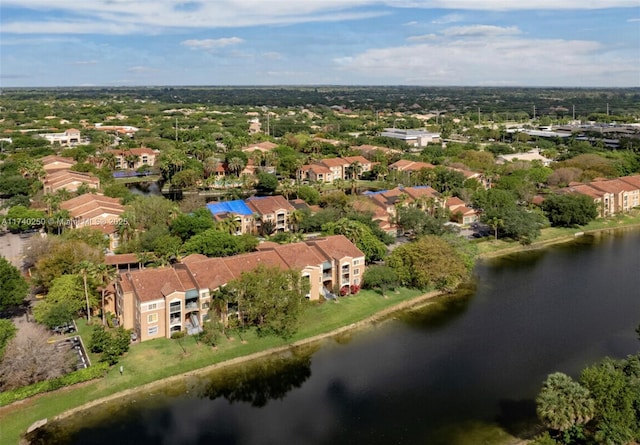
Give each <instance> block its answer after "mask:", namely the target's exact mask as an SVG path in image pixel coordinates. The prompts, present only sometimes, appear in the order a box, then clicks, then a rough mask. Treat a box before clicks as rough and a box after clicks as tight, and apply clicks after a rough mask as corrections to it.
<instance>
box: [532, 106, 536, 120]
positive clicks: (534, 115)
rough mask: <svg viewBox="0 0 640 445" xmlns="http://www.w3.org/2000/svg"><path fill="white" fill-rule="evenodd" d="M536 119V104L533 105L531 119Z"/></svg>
mask: <svg viewBox="0 0 640 445" xmlns="http://www.w3.org/2000/svg"><path fill="white" fill-rule="evenodd" d="M535 119H536V106H535V105H534V106H533V120H535Z"/></svg>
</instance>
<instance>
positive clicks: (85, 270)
mask: <svg viewBox="0 0 640 445" xmlns="http://www.w3.org/2000/svg"><path fill="white" fill-rule="evenodd" d="M94 267H95V265H94V264H93V263H91V262H89V261H86V260H85V261H81V262H80V264H78V273H79V274H80V275H81V276H82V284H83V286H84V298H85V300H86V302H87V324H91V305H90V304H89V287H88V285H87V277H89V276H90V275H91V274H92V271H93V269H94Z"/></svg>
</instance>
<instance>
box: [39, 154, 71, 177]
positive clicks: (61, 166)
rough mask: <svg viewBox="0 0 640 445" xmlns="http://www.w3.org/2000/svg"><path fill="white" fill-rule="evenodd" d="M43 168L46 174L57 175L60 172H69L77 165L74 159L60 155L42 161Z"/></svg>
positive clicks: (47, 157) (50, 156)
mask: <svg viewBox="0 0 640 445" xmlns="http://www.w3.org/2000/svg"><path fill="white" fill-rule="evenodd" d="M40 162H42V168H43V169H44V171H45V172H46V173H55V172H58V171H60V170H69V169H70V168H71V167H73V166H74V165H75V164H76V161H75V160H73V158H65V157H63V156H58V155H49V156H45V157H44V158H41V159H40Z"/></svg>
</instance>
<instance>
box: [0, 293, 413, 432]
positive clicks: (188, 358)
mask: <svg viewBox="0 0 640 445" xmlns="http://www.w3.org/2000/svg"><path fill="white" fill-rule="evenodd" d="M421 293H422V292H420V291H417V290H409V289H400V290H399V291H398V292H397V293H395V292H389V293H388V297H387V298H383V297H381V296H380V295H379V294H377V293H375V292H371V291H362V292H360V293H359V294H358V295H354V296H349V297H343V298H340V299H339V300H338V301H337V302H332V301H327V302H324V303H310V307H309V308H308V309H307V310H306V311H305V312H304V314H303V316H302V318H301V322H300V328H299V330H298V332H297V333H296V334H295V335H294V336H293V338H291V339H289V340H286V341H285V340H283V339H280V338H277V337H258V336H257V335H256V334H255V333H253V332H247V333H246V334H244V335H243V337H242V339H243V340H244V342H242V341H240V339H239V338H238V335H237V334H231V335H232V336H234V337H235V338H233V339H232V340H227V339H226V338H225V337H224V336H221V338H220V340H219V344H218V348H217V349H216V350H214V349H213V348H211V347H209V346H205V345H199V344H197V343H196V342H195V339H194V338H193V337H186V338H184V339H183V340H182V345H183V347H184V348H185V349H186V351H187V352H186V354H185V353H184V352H183V350H182V348H181V346H180V343H178V341H177V340H169V339H157V340H152V341H147V342H144V343H140V344H136V345H133V346H132V347H131V350H130V351H129V353H128V354H127V355H126V356H125V357H123V358H122V360H121V362H120V363H119V364H118V365H116V367H114V368H113V369H112V370H111V371H110V372H109V374H108V375H107V376H106V377H105V378H103V379H100V380H95V381H92V382H88V383H85V384H81V385H80V386H78V387H75V388H65V389H63V390H60V391H56V392H53V393H48V394H43V395H41V396H36V397H33V398H31V399H27V400H25V401H22V402H18V403H17V404H15V405H13V406H9V407H4V408H0V425H2V427H0V443H2V444H17V443H18V441H19V438H20V435H21V434H22V433H23V432H24V431H25V430H26V429H27V428H28V427H29V425H31V424H32V423H33V422H35V421H37V420H40V419H43V418H52V417H54V416H55V415H57V414H60V413H62V412H63V411H66V410H68V409H71V408H74V407H76V406H80V405H82V404H84V403H87V402H90V401H92V400H96V399H99V398H101V397H105V396H108V395H111V394H114V393H117V392H119V391H123V390H127V389H130V388H135V387H137V386H140V385H143V384H146V383H150V382H153V381H155V380H159V379H162V378H166V377H169V376H173V375H179V374H182V373H185V372H188V371H192V370H194V369H198V368H202V367H205V366H208V365H212V364H214V363H220V362H223V361H225V360H229V359H232V358H236V357H241V356H244V355H248V354H252V353H255V352H259V351H263V350H266V349H269V348H273V347H277V346H283V345H287V344H291V343H293V342H296V341H298V340H302V339H305V338H308V337H312V336H315V335H318V334H322V333H326V332H330V331H332V330H334V329H336V328H339V327H342V326H348V325H350V324H352V323H355V322H358V321H360V320H363V319H365V318H367V317H369V316H371V315H374V314H375V313H377V312H379V311H381V310H383V309H386V308H388V307H391V306H393V305H396V304H398V303H401V302H404V301H407V300H410V299H411V298H414V297H416V296H418V295H420V294H421ZM95 322H96V323H99V320H98V319H96V320H95ZM77 323H78V330H79V333H80V334H81V335H82V338H83V340H84V342H85V345H87V344H88V342H89V339H90V336H91V334H90V332H91V327H90V326H87V325H86V320H78V322H77ZM90 358H91V360H92V362H93V361H94V360H97V357H96V356H95V355H93V354H91V356H90ZM120 365H122V366H123V368H124V374H123V375H122V376H121V375H120V373H119V372H118V370H117V368H118V367H119V366H120Z"/></svg>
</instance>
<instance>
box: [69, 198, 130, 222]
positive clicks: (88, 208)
mask: <svg viewBox="0 0 640 445" xmlns="http://www.w3.org/2000/svg"><path fill="white" fill-rule="evenodd" d="M60 208H61V209H62V210H68V211H69V213H70V214H71V216H72V217H74V218H84V217H87V216H89V217H95V216H99V215H103V214H108V215H116V216H119V215H121V214H122V213H123V212H124V206H123V205H122V204H120V200H119V199H117V198H110V197H108V196H104V195H97V194H96V195H93V194H91V193H85V194H84V195H80V196H77V197H75V198H72V199H70V200H68V201H64V202H62V203H60Z"/></svg>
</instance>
